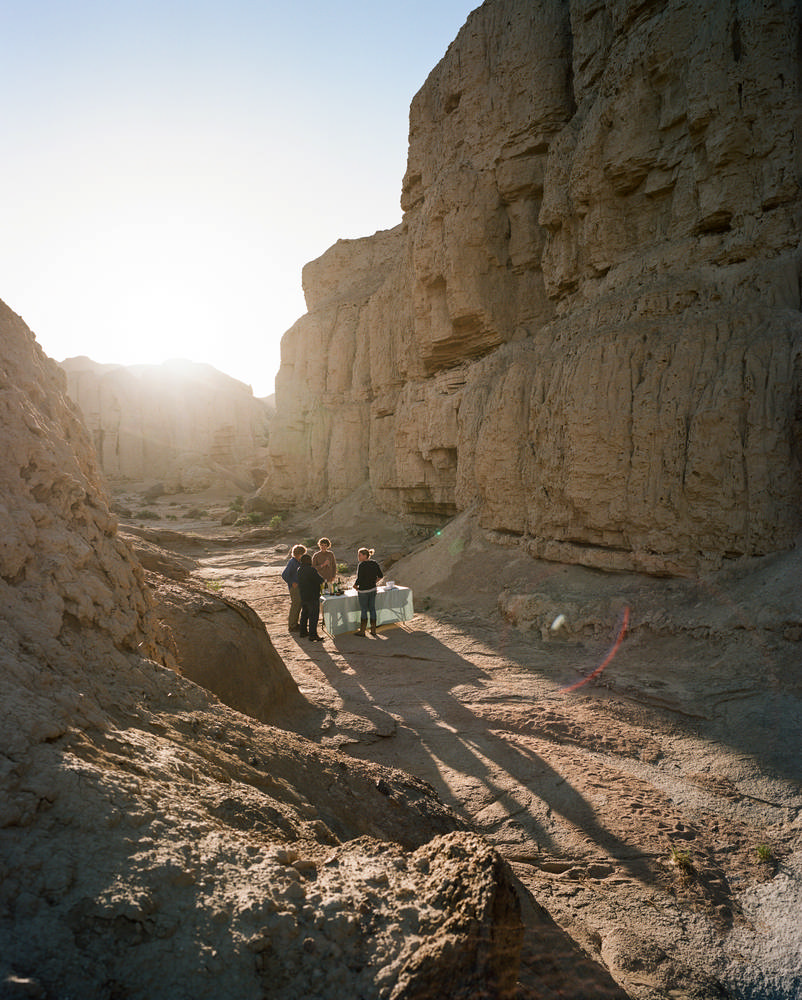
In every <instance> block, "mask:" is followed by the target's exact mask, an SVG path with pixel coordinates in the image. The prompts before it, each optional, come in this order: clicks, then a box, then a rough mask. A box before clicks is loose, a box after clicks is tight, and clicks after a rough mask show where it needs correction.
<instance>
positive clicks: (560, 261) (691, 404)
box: [262, 0, 802, 573]
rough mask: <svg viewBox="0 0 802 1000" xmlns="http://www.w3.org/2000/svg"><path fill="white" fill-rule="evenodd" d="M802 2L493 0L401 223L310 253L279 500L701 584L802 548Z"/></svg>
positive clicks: (422, 104)
mask: <svg viewBox="0 0 802 1000" xmlns="http://www.w3.org/2000/svg"><path fill="white" fill-rule="evenodd" d="M797 33H798V26H797V16H796V8H795V6H794V4H793V3H791V2H790V0H776V2H772V3H770V4H769V5H768V6H767V5H766V4H763V3H757V2H745V3H741V4H739V5H737V7H733V6H727V5H723V4H719V3H714V2H712V0H710V2H706V3H695V4H686V3H684V2H680V0H673V2H668V3H663V2H661V3H656V2H652V3H646V4H644V3H638V4H631V3H622V2H618V0H608V2H602V0H593V2H575V3H571V4H566V3H564V2H562V0H541V2H539V3H532V4H522V3H518V2H515V0H487V2H486V3H485V4H483V6H482V7H480V8H479V9H478V10H476V11H474V13H473V14H471V16H470V17H469V19H468V21H467V23H466V25H465V26H464V28H463V29H462V31H461V32H460V33H459V35H458V36H457V38H456V40H455V41H454V42H453V43H452V45H451V46H450V47H449V50H448V52H447V53H446V55H445V56H444V58H443V59H442V61H441V62H440V63H439V64H438V66H437V67H436V68H435V69H434V70H433V72H432V73H431V75H430V76H429V78H428V80H427V81H426V83H425V85H424V86H423V87H422V89H421V90H420V92H419V93H418V94H417V95H416V97H415V99H414V101H413V103H412V107H411V110H410V144H409V156H408V165H407V171H406V175H405V177H404V182H403V193H402V207H403V209H404V220H403V224H402V225H401V226H399V227H397V228H396V229H394V230H392V231H390V232H387V233H377V234H376V235H375V236H373V237H369V238H366V239H364V240H356V241H348V242H347V243H345V244H342V243H341V244H337V246H335V247H333V248H332V249H331V250H330V251H328V252H327V253H326V254H324V255H323V256H322V257H321V258H320V259H319V260H318V261H315V262H314V263H313V264H310V265H308V266H307V267H306V268H305V270H304V288H305V291H306V295H307V303H308V307H309V313H308V314H307V315H306V316H305V317H303V318H302V319H301V320H299V322H298V323H297V324H296V325H295V326H294V327H293V328H292V329H291V330H290V331H288V332H287V333H286V334H285V337H284V341H283V344H282V367H281V371H280V373H279V377H278V380H277V389H276V402H277V419H276V422H275V429H274V430H273V431H271V437H270V453H271V458H270V465H269V471H270V474H269V476H268V480H267V481H266V483H265V485H264V486H263V488H262V492H263V493H267V494H270V495H275V496H277V497H279V496H280V498H281V500H282V501H284V502H288V501H290V502H292V501H295V502H299V501H300V502H304V503H319V502H322V501H323V500H324V499H334V500H336V499H339V498H341V497H342V496H343V495H345V494H346V493H347V492H348V491H350V490H353V489H354V488H356V487H357V486H358V485H359V484H360V483H363V482H365V481H366V480H369V481H370V484H371V487H372V489H373V492H374V495H375V497H376V499H377V501H378V502H379V504H380V505H381V506H383V507H384V509H386V510H387V511H388V512H392V513H394V514H398V515H402V516H405V517H408V518H409V519H410V520H412V521H415V522H417V523H422V524H426V523H429V524H434V523H440V522H442V521H443V520H444V519H446V518H448V517H450V516H452V515H454V514H455V513H457V512H458V511H461V510H466V509H468V508H472V507H475V509H476V511H477V514H478V517H479V519H480V522H481V524H482V525H483V526H484V527H486V528H488V529H491V530H493V531H497V532H501V533H504V534H506V535H511V536H518V537H520V538H522V539H523V540H524V541H525V543H526V545H527V547H528V548H529V549H530V550H531V551H532V552H533V554H535V555H537V556H540V557H546V558H552V559H559V560H564V561H573V562H580V563H586V564H588V565H593V566H599V567H603V568H611V569H621V568H637V569H642V570H647V571H651V572H658V573H664V572H669V573H672V572H677V573H683V572H687V571H695V570H697V569H699V568H702V567H704V566H706V565H711V564H713V565H715V564H719V563H721V562H722V561H723V560H725V559H730V558H737V557H739V556H742V555H756V554H762V553H766V552H770V551H775V550H779V549H782V548H784V547H787V546H789V545H790V544H792V542H793V539H794V537H795V536H796V534H797V532H798V531H799V528H800V511H802V504H801V503H800V500H802V496H801V495H800V494H801V493H802V486H801V485H800V461H802V317H801V316H800V311H799V310H800V296H799V270H800V267H799V264H800V250H799V235H798V234H799V224H798V219H799V213H800V208H801V207H802V199H801V198H800V191H799V187H798V184H797V175H798V170H797V167H796V163H797V161H798V158H799V145H798V138H797V136H798V134H799V130H798V129H797V128H796V127H795V126H794V122H798V120H799V115H800V95H799V86H798V79H799V69H800V67H799V56H798V48H797Z"/></svg>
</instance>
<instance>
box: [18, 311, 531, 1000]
mask: <svg viewBox="0 0 802 1000" xmlns="http://www.w3.org/2000/svg"><path fill="white" fill-rule="evenodd" d="M0 418H1V419H0V438H1V439H2V445H3V447H2V451H1V452H0V455H1V456H2V459H1V460H0V517H1V518H2V526H3V530H2V533H0V996H2V997H3V998H22V997H56V996H59V997H66V996H82V997H90V998H98V1000H106V998H108V997H122V996H125V997H128V998H131V1000H134V998H142V1000H145V998H147V1000H157V998H161V997H165V998H166V997H176V996H192V997H196V998H202V997H210V998H211V997H221V996H232V997H234V996H236V997H243V998H245V997H253V998H256V997H262V996H266V995H280V996H282V997H286V998H288V1000H289V998H298V1000H301V998H302V997H309V996H320V997H332V998H333V997H335V996H337V997H339V996H364V997H376V998H378V997H379V996H388V995H390V993H391V992H392V995H393V996H395V997H397V998H399V1000H400V998H403V997H407V998H410V1000H411V998H414V997H418V996H422V995H425V994H426V993H427V992H428V991H429V990H430V988H431V984H432V983H433V982H435V981H437V980H441V979H442V978H446V979H447V980H448V981H449V982H452V983H454V985H455V989H457V990H458V991H460V992H461V993H462V994H464V995H482V994H483V993H484V991H487V990H490V991H492V994H493V995H494V996H495V995H498V996H508V995H510V993H511V991H512V990H513V989H514V986H515V980H516V975H517V967H518V953H519V950H520V943H521V918H520V904H519V896H518V888H517V887H516V884H515V881H514V879H513V877H512V875H511V872H510V870H509V868H508V867H507V866H506V864H505V863H504V862H503V861H502V860H501V858H500V857H499V855H498V854H497V853H496V852H495V851H494V850H493V849H492V848H491V847H490V846H489V845H488V843H487V842H486V841H484V840H483V839H482V838H480V837H478V836H476V835H475V834H471V833H469V832H467V831H466V830H465V824H464V823H462V822H461V821H459V820H458V819H457V818H456V816H455V815H454V814H452V813H451V812H450V811H449V810H448V809H446V808H445V807H444V806H443V805H442V803H440V802H439V800H438V799H437V798H436V796H435V795H434V792H433V790H432V789H431V788H430V787H429V786H428V785H426V784H425V783H424V782H423V781H420V780H418V779H415V778H412V777H410V776H409V775H404V774H402V773H401V772H397V771H393V770H391V769H387V768H381V767H378V766H376V765H370V764H365V763H362V762H358V761H356V760H353V759H349V758H346V757H345V756H344V755H341V754H339V753H337V752H335V751H327V750H325V749H323V748H321V747H316V746H313V745H312V744H309V743H307V742H306V741H305V740H303V739H301V738H300V737H297V736H295V735H293V734H291V733H288V732H283V731H281V730H278V729H273V728H271V727H269V726H265V725H261V724H260V723H258V722H257V721H256V720H255V719H253V718H250V717H247V716H244V715H240V714H238V713H237V712H235V711H233V710H232V709H230V708H228V707H227V706H225V705H223V704H221V703H220V702H219V701H217V700H216V699H215V698H214V697H213V696H212V695H210V694H209V693H208V692H206V691H204V690H203V689H202V688H200V687H197V686H196V685H194V684H192V683H190V682H189V681H187V680H185V679H184V678H183V677H181V676H180V675H179V674H178V673H176V672H175V671H173V670H170V669H167V668H165V667H164V666H162V665H160V662H159V660H160V659H161V658H162V657H163V653H164V646H163V645H162V642H161V639H160V631H161V632H162V633H164V629H165V627H169V629H170V630H172V633H173V637H174V639H175V642H174V644H173V651H174V654H175V655H176V656H177V658H178V665H179V666H181V665H182V664H181V660H182V658H183V659H189V660H190V661H191V662H190V663H189V666H190V668H192V672H193V674H194V672H195V671H198V672H199V673H203V676H204V680H205V679H206V678H208V677H210V676H211V674H212V673H215V668H216V667H219V666H220V662H219V658H218V659H216V656H217V654H218V652H220V653H221V654H224V667H225V671H226V672H227V676H226V677H225V683H224V684H223V687H224V688H225V690H224V691H221V696H223V697H227V699H228V700H229V701H231V702H237V701H238V700H239V701H246V702H248V701H250V702H252V703H253V704H255V705H256V706H257V708H258V709H259V712H260V714H261V713H262V711H264V710H266V706H265V704H264V701H265V699H264V697H262V698H261V701H260V695H261V696H264V694H265V692H268V693H271V692H272V693H273V699H272V700H273V704H272V706H271V707H272V708H273V709H275V708H277V707H279V701H280V696H282V695H285V696H286V694H287V693H288V692H289V691H290V690H295V691H296V693H297V688H296V686H295V682H293V681H292V680H291V678H289V675H288V674H287V671H286V668H284V666H283V663H281V661H280V660H279V659H278V657H277V656H276V655H275V652H274V651H272V647H270V644H269V640H268V641H267V642H263V643H262V645H261V647H260V649H261V656H262V659H263V660H264V661H266V662H263V663H262V668H263V670H267V671H273V673H274V674H275V676H274V677H273V678H272V681H268V682H266V683H265V684H264V685H263V686H262V688H263V689H262V690H261V691H254V690H253V688H251V689H248V690H246V689H244V688H243V687H242V686H240V687H237V685H236V683H235V681H236V673H237V669H238V666H237V660H238V657H240V656H241V655H243V653H242V651H241V641H240V640H241V638H242V635H243V634H246V633H248V634H252V633H254V632H255V631H257V627H258V628H260V629H261V632H262V637H263V639H264V638H265V635H264V627H263V626H262V625H261V622H259V620H258V619H257V617H256V615H254V614H253V613H250V612H249V609H245V608H244V606H240V604H239V602H236V601H227V602H225V603H226V604H227V606H228V609H229V610H230V611H231V612H232V613H231V614H229V615H227V616H226V617H225V620H224V622H223V627H222V628H221V627H220V622H219V619H220V618H221V615H220V614H219V611H220V608H219V606H218V607H216V608H213V607H210V602H209V601H205V602H203V601H202V600H201V598H200V597H199V595H198V594H197V593H196V594H195V598H194V600H195V604H194V605H192V604H190V605H187V604H186V602H184V601H183V600H182V599H181V598H180V595H179V588H178V585H177V584H173V585H170V586H169V587H168V588H167V589H165V590H164V591H163V592H162V593H161V595H160V596H159V600H158V603H157V602H154V599H153V595H152V593H151V591H150V589H149V588H148V586H147V584H146V579H145V575H144V572H143V570H142V568H141V566H140V564H139V563H138V561H137V560H136V558H135V557H134V555H133V553H132V551H131V550H130V549H129V547H128V545H127V544H126V542H125V541H124V540H123V539H122V537H121V536H120V535H119V534H118V532H117V525H116V522H115V519H114V518H113V517H112V516H111V515H110V513H109V505H108V497H107V496H106V494H105V492H104V490H103V488H102V486H101V485H100V481H99V479H100V473H99V469H98V467H97V463H96V459H95V455H94V450H93V448H92V445H91V441H90V439H89V436H88V434H87V432H86V429H85V427H84V425H83V424H82V422H81V420H80V418H79V414H78V411H77V409H76V407H75V406H74V404H73V403H72V402H71V401H70V400H69V398H68V397H67V394H66V379H65V377H64V374H63V372H62V371H61V370H60V369H59V368H58V366H57V365H56V364H55V363H54V362H52V361H50V360H49V359H48V358H46V357H45V356H44V354H43V353H42V351H41V349H40V348H39V347H38V345H37V344H36V342H35V340H34V337H33V334H32V333H31V332H30V331H29V330H28V329H27V327H26V326H25V324H24V323H23V322H22V320H21V319H20V318H19V317H18V316H16V315H15V314H14V313H12V312H11V310H9V309H8V308H7V307H6V306H5V305H4V304H3V303H2V302H0ZM179 569H180V567H179ZM177 575H180V574H177ZM159 608H161V612H162V614H161V616H160V617H161V618H162V626H161V630H160V628H159V622H158V621H157V612H158V611H159ZM245 610H248V612H249V613H248V614H247V615H245V614H244V611H245ZM192 614H195V615H196V617H197V618H198V619H200V620H202V628H201V631H200V632H199V631H198V628H197V627H196V628H192V626H191V625H190V624H188V621H189V616H191V615H192ZM243 618H244V619H246V620H245V621H244V622H243V627H242V631H241V632H240V633H238V632H237V629H236V622H237V620H238V619H239V620H240V621H243ZM162 638H164V635H162ZM200 643H202V646H203V649H202V650H200V649H199V644H200ZM250 645H251V647H252V646H253V643H250ZM268 647H270V648H269V649H268ZM270 652H272V654H273V655H272V659H271V657H270V656H269V653H270ZM247 655H250V653H248V654H247ZM279 672H283V676H279ZM223 675H224V671H223V670H222V669H218V670H217V671H216V674H215V679H216V681H218V682H219V681H220V680H221V677H223ZM271 685H272V686H271ZM390 841H391V842H392V843H388V842H390ZM444 886H449V887H451V888H450V889H449V891H448V893H444V891H443V887H444ZM399 898H402V899H403V900H404V906H403V908H402V909H401V911H400V912H399V909H398V906H397V901H398V899H399Z"/></svg>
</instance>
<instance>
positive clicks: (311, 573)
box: [298, 552, 324, 642]
mask: <svg viewBox="0 0 802 1000" xmlns="http://www.w3.org/2000/svg"><path fill="white" fill-rule="evenodd" d="M323 583H324V580H323V577H322V576H321V575H320V573H318V571H317V570H316V569H315V567H314V566H313V565H312V557H311V556H310V555H309V553H308V552H305V553H304V554H303V555H302V556H301V565H300V568H299V569H298V587H299V589H300V591H301V619H300V626H301V628H300V631H299V632H298V635H300V636H307V635H308V636H309V641H310V642H322V641H323V636H321V635H318V634H317V623H318V621H319V620H320V588H321V587H322V586H323Z"/></svg>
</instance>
